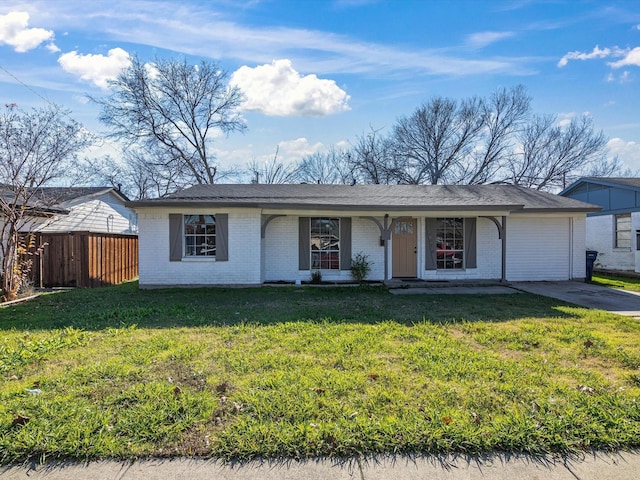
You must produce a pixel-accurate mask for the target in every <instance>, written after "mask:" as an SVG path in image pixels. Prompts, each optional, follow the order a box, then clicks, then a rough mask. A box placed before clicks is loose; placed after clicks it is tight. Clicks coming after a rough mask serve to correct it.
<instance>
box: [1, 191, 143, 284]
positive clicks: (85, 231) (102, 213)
mask: <svg viewBox="0 0 640 480" xmlns="http://www.w3.org/2000/svg"><path fill="white" fill-rule="evenodd" d="M0 195H2V201H3V202H4V203H6V204H9V205H11V204H13V203H14V202H16V195H15V193H13V189H12V188H11V187H9V186H6V185H0ZM128 201H129V199H128V198H127V197H126V196H125V195H124V194H123V193H121V192H120V191H119V190H118V189H116V188H113V187H41V188H37V189H35V191H31V192H30V195H29V202H28V203H27V204H26V205H23V206H24V208H25V209H26V213H25V215H24V220H23V222H22V224H21V225H20V226H19V231H20V232H21V233H23V234H35V242H33V243H32V245H35V246H43V249H42V254H41V255H39V256H38V258H37V261H36V257H33V260H34V264H33V266H32V269H31V272H30V274H31V277H32V278H31V280H32V281H33V282H34V283H35V284H36V285H39V286H82V287H94V286H100V285H109V284H115V283H121V282H123V281H126V280H130V279H133V278H135V277H137V275H138V261H137V256H138V250H137V248H138V239H137V230H138V226H137V218H136V214H135V212H134V211H133V210H132V209H130V208H129V207H127V206H126V202H128ZM0 221H2V220H1V219H0ZM0 226H1V225H0Z"/></svg>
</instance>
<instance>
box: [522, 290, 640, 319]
mask: <svg viewBox="0 0 640 480" xmlns="http://www.w3.org/2000/svg"><path fill="white" fill-rule="evenodd" d="M510 285H511V287H512V288H515V289H517V290H521V291H523V292H528V293H535V294H536V295H544V296H545V297H552V298H557V299H559V300H564V301H565V302H569V303H573V304H575V305H579V306H581V307H588V308H597V309H599V310H605V311H607V312H612V313H617V314H619V315H627V316H630V317H640V294H637V293H632V292H627V291H624V290H618V289H615V288H609V287H603V286H601V285H594V284H592V283H584V282H574V281H569V282H513V283H511V284H510Z"/></svg>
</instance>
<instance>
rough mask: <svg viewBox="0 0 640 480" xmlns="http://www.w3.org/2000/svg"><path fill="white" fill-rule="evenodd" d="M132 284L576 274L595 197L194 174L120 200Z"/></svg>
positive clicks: (507, 188) (501, 187) (581, 274)
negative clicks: (155, 192)
mask: <svg viewBox="0 0 640 480" xmlns="http://www.w3.org/2000/svg"><path fill="white" fill-rule="evenodd" d="M128 205H129V206H130V207H132V208H133V209H135V211H136V212H137V214H138V221H139V230H140V231H139V241H140V256H139V264H140V270H139V279H140V287H141V288H151V287H157V286H169V285H172V286H173V285H177V286H193V285H253V284H261V283H263V282H279V281H284V282H296V283H298V282H303V281H308V280H309V278H310V276H311V273H312V272H314V271H316V270H319V271H320V272H321V273H322V279H323V280H328V281H348V280H349V279H350V267H351V259H352V258H353V256H354V255H355V254H357V253H360V252H362V253H364V254H365V255H368V257H369V261H370V262H372V263H373V265H372V270H371V273H370V275H369V277H368V279H370V280H378V281H385V280H390V279H401V278H418V279H423V280H432V281H446V280H480V279H491V280H503V281H526V280H570V279H584V277H585V217H586V214H587V213H590V212H595V211H597V210H598V209H599V208H598V207H596V206H593V205H589V204H586V203H583V202H579V201H576V200H572V199H568V198H564V197H559V196H557V195H552V194H549V193H544V192H538V191H533V190H528V189H525V188H522V187H516V186H507V185H482V186H441V185H433V186H418V185H355V186H347V185H313V184H302V185H260V184H252V185H198V186H195V187H192V188H189V189H186V190H184V191H181V192H177V193H175V194H173V195H170V196H168V197H164V198H160V199H151V200H139V201H134V202H129V203H128Z"/></svg>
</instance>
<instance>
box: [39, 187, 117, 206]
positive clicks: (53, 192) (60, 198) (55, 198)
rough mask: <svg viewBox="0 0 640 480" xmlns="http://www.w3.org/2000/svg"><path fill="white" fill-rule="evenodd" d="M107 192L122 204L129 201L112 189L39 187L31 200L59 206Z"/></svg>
mask: <svg viewBox="0 0 640 480" xmlns="http://www.w3.org/2000/svg"><path fill="white" fill-rule="evenodd" d="M109 192H112V193H113V194H114V195H116V196H118V197H120V199H121V200H122V201H123V202H128V201H129V199H128V198H127V197H126V196H125V195H124V194H123V193H122V192H121V191H119V190H118V189H116V188H114V187H40V188H38V189H36V192H35V194H34V196H33V198H34V199H37V200H38V201H39V202H42V203H44V204H47V203H48V204H61V203H67V202H70V201H73V200H77V199H79V198H83V197H97V196H99V195H102V194H104V193H109ZM52 202H53V203H52Z"/></svg>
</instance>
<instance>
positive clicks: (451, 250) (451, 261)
mask: <svg viewBox="0 0 640 480" xmlns="http://www.w3.org/2000/svg"><path fill="white" fill-rule="evenodd" d="M463 259H464V220H463V219H462V218H438V219H437V225H436V268H438V269H441V270H449V269H461V268H464V261H463Z"/></svg>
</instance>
